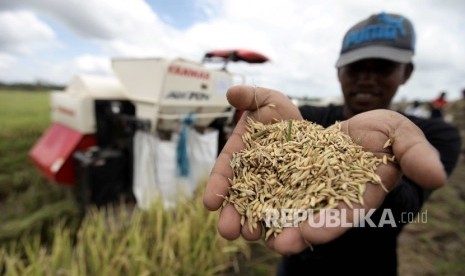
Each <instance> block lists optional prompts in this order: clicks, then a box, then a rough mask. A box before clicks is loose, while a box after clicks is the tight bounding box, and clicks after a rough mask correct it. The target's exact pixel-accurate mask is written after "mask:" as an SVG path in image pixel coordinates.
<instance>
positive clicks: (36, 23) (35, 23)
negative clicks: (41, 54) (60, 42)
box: [0, 11, 55, 55]
mask: <svg viewBox="0 0 465 276" xmlns="http://www.w3.org/2000/svg"><path fill="white" fill-rule="evenodd" d="M0 26H2V27H1V28H2V31H1V32H0V51H1V52H7V53H11V54H19V55H30V54H32V53H33V52H34V51H35V50H37V49H39V48H44V47H47V46H50V45H51V44H53V43H54V42H55V33H54V31H53V30H52V29H51V28H50V27H49V26H47V25H46V24H45V23H43V22H42V21H40V20H39V19H38V18H37V16H36V15H35V14H34V13H32V12H29V11H2V12H0Z"/></svg>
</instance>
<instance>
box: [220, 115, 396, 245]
mask: <svg viewBox="0 0 465 276" xmlns="http://www.w3.org/2000/svg"><path fill="white" fill-rule="evenodd" d="M247 124H248V131H247V132H246V133H245V134H244V135H243V137H242V139H243V141H244V143H245V149H243V150H242V151H240V152H237V153H235V154H234V155H233V158H232V160H231V167H232V169H233V171H234V177H233V179H232V180H231V179H230V184H231V186H230V190H229V194H228V196H226V197H225V199H226V200H225V203H227V202H229V203H232V204H233V205H234V207H235V208H236V210H237V211H238V212H239V213H240V214H241V216H242V219H241V224H242V225H244V223H245V221H246V220H247V222H248V227H249V229H250V231H252V230H253V229H254V228H257V227H258V223H261V224H262V225H263V226H264V227H265V225H264V219H265V212H266V211H267V210H272V209H274V210H280V209H282V208H286V209H304V210H308V209H312V210H315V211H318V210H320V209H323V208H327V209H331V208H335V207H336V206H337V205H338V202H339V201H341V200H342V201H344V202H345V203H346V204H347V205H348V206H350V207H351V208H352V206H353V205H352V203H358V204H361V205H363V193H364V192H365V185H366V183H367V182H371V183H375V184H380V185H381V186H382V183H381V179H380V177H379V176H378V175H377V174H376V173H375V171H376V169H377V167H378V166H379V165H380V164H381V163H386V162H387V160H386V158H385V157H384V158H378V157H376V156H374V155H373V154H372V153H371V152H366V151H364V150H363V148H362V147H361V146H359V145H357V144H355V143H354V142H353V141H352V139H351V138H350V136H348V135H346V134H345V133H343V132H342V131H341V125H340V124H339V123H336V124H334V125H332V126H331V127H329V128H326V129H325V128H323V127H322V126H320V125H318V124H315V123H311V122H309V121H305V120H288V121H280V122H276V123H274V124H268V125H264V124H262V123H260V122H256V121H253V120H252V119H251V118H248V119H247ZM389 143H390V140H388V141H387V142H386V144H385V147H386V146H389V145H390V144H389ZM383 188H384V186H383ZM384 189H385V188H384ZM265 228H266V234H265V239H268V238H269V237H270V236H271V235H274V236H277V235H278V234H279V233H281V231H282V227H275V226H269V227H268V228H267V227H265Z"/></svg>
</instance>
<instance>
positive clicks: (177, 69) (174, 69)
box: [168, 65, 210, 80]
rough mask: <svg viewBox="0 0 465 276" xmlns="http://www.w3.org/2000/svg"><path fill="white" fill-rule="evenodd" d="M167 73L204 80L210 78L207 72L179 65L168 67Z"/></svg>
mask: <svg viewBox="0 0 465 276" xmlns="http://www.w3.org/2000/svg"><path fill="white" fill-rule="evenodd" d="M168 73H171V74H175V75H181V76H184V77H191V78H197V79H204V80H207V79H208V78H210V74H209V73H208V72H205V71H200V70H195V69H192V68H187V67H181V66H179V65H170V67H168Z"/></svg>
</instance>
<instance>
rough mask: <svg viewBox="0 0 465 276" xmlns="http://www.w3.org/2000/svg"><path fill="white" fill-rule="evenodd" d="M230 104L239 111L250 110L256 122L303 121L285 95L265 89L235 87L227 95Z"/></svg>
mask: <svg viewBox="0 0 465 276" xmlns="http://www.w3.org/2000/svg"><path fill="white" fill-rule="evenodd" d="M226 97H227V98H228V101H229V103H230V104H231V105H232V106H234V107H236V108H237V109H239V110H249V111H251V113H250V115H251V116H252V118H254V119H255V120H258V121H260V122H262V123H265V124H267V123H270V122H273V120H282V119H302V115H301V114H300V112H299V110H298V108H297V107H296V106H295V105H294V104H293V103H292V101H291V100H290V99H289V98H288V97H287V96H286V95H284V94H282V93H280V92H278V91H275V90H272V89H267V88H263V87H252V86H243V85H240V86H233V87H231V88H230V89H229V90H228V93H227V95H226Z"/></svg>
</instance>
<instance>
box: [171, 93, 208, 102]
mask: <svg viewBox="0 0 465 276" xmlns="http://www.w3.org/2000/svg"><path fill="white" fill-rule="evenodd" d="M165 98H166V99H174V100H188V101H208V100H209V99H210V95H208V94H206V93H203V92H195V91H170V92H168V94H167V95H166V97H165Z"/></svg>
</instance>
